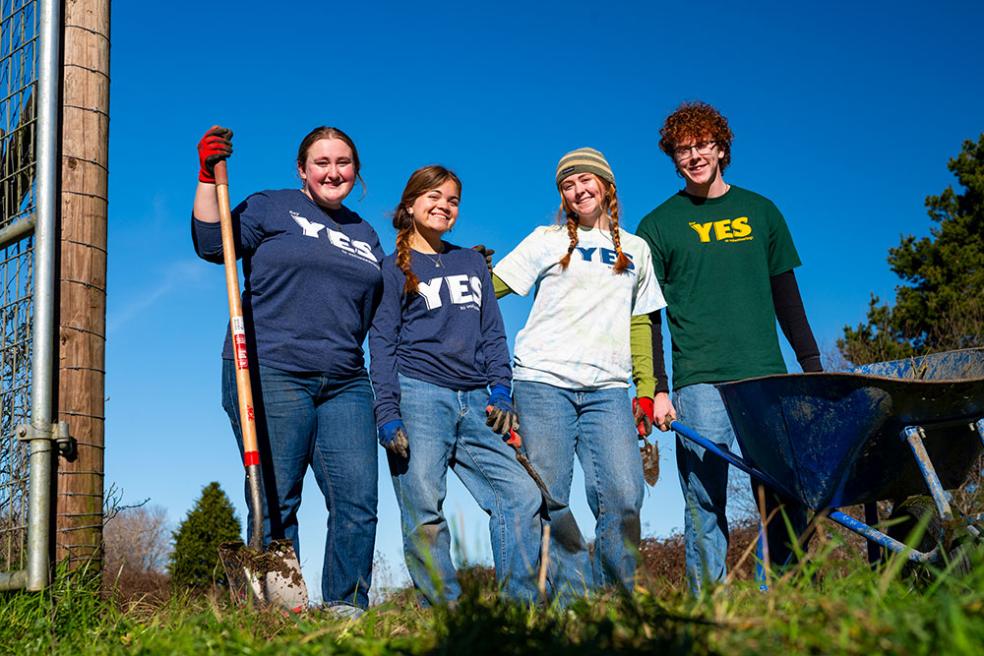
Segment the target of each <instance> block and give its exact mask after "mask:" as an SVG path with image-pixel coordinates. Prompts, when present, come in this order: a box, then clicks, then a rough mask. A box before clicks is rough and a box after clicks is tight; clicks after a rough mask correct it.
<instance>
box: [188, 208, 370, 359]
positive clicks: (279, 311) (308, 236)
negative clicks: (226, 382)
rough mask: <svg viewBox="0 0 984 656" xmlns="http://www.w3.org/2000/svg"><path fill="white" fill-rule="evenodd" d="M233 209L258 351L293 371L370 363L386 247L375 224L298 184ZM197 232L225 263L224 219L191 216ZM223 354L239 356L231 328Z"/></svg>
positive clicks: (198, 241)
mask: <svg viewBox="0 0 984 656" xmlns="http://www.w3.org/2000/svg"><path fill="white" fill-rule="evenodd" d="M232 218H233V227H234V231H235V235H236V243H237V244H239V249H240V250H239V253H238V255H239V256H241V257H242V258H243V275H244V277H245V279H246V280H245V285H244V289H243V315H244V318H245V323H246V334H247V340H248V344H249V347H250V355H251V357H254V358H255V359H256V360H257V361H258V362H259V363H260V364H263V365H265V366H269V367H273V368H275V369H280V370H283V371H290V372H318V373H322V374H325V375H328V376H332V377H339V378H345V377H351V376H354V375H356V374H358V373H359V372H360V371H362V370H363V369H364V367H365V362H364V358H363V351H362V342H363V341H364V340H365V337H366V333H367V332H368V330H369V324H370V322H371V321H372V315H373V312H374V311H375V308H376V305H377V304H378V303H379V296H380V293H381V292H382V276H381V274H380V271H379V262H380V261H381V260H382V259H383V256H384V253H383V251H382V248H380V246H379V237H378V236H377V235H376V231H375V230H373V229H372V226H370V225H369V224H368V223H366V222H365V221H364V220H362V218H361V217H360V216H359V215H358V214H356V213H355V212H353V211H351V210H349V209H347V208H345V207H342V208H340V209H338V210H331V211H327V210H325V209H324V208H322V207H320V206H319V205H317V204H316V203H315V202H314V201H312V200H311V199H310V198H308V197H307V196H305V195H304V194H303V193H302V192H301V191H299V190H296V189H282V190H279V191H262V192H260V193H257V194H253V195H252V196H250V197H249V198H247V199H246V200H244V201H243V202H242V203H241V204H240V205H239V206H238V207H236V209H235V210H233V212H232ZM192 236H193V239H194V242H195V250H196V251H197V252H198V255H199V256H200V257H202V258H204V259H206V260H208V261H210V262H222V236H221V232H220V229H219V224H218V223H205V222H202V221H199V220H197V219H193V220H192ZM254 354H255V355H254ZM222 357H223V358H225V359H227V360H231V359H232V358H233V355H232V342H231V338H230V335H229V333H228V331H227V333H226V341H225V347H224V349H223V352H222Z"/></svg>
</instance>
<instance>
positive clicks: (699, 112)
mask: <svg viewBox="0 0 984 656" xmlns="http://www.w3.org/2000/svg"><path fill="white" fill-rule="evenodd" d="M659 136H660V140H659V148H660V150H662V151H663V152H664V153H666V154H667V155H669V156H670V159H672V160H673V162H674V164H675V163H676V159H675V158H674V156H673V149H674V148H676V147H677V144H679V143H681V142H683V141H687V140H688V139H695V140H698V141H700V140H701V139H705V138H707V139H710V140H711V141H713V142H714V143H716V144H717V145H718V147H719V148H720V149H721V150H722V151H724V154H723V155H722V156H721V161H720V162H719V166H720V167H721V171H722V172H723V171H724V170H725V169H726V168H728V165H729V164H731V141H732V139H734V135H733V134H732V133H731V128H729V127H728V119H726V118H725V117H724V116H723V115H722V114H721V112H719V111H718V110H716V109H714V108H713V107H711V106H710V105H708V104H707V103H705V102H701V101H699V100H695V101H693V102H684V103H681V104H680V106H679V107H677V108H676V109H675V110H674V111H673V113H672V114H670V115H669V116H667V117H666V121H664V122H663V127H662V128H660V130H659Z"/></svg>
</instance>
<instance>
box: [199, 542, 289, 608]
mask: <svg viewBox="0 0 984 656" xmlns="http://www.w3.org/2000/svg"><path fill="white" fill-rule="evenodd" d="M219 559H220V560H221V561H222V568H223V569H224V570H225V573H226V579H227V580H228V581H229V594H230V595H232V599H233V601H234V602H235V603H245V602H246V599H247V598H248V597H252V598H253V599H255V600H256V601H257V602H259V603H261V604H265V605H272V606H279V607H280V608H284V609H286V610H289V611H293V612H295V613H298V612H301V611H303V610H304V609H306V608H307V606H308V591H307V585H305V583H304V577H303V576H302V575H301V565H300V563H299V562H298V560H297V554H296V553H294V546H293V545H292V544H291V542H290V541H289V540H275V541H273V542H271V543H270V546H268V547H267V548H266V549H265V550H264V551H258V550H256V549H253V548H252V547H247V546H246V545H245V544H243V543H242V542H226V543H224V544H222V545H220V546H219Z"/></svg>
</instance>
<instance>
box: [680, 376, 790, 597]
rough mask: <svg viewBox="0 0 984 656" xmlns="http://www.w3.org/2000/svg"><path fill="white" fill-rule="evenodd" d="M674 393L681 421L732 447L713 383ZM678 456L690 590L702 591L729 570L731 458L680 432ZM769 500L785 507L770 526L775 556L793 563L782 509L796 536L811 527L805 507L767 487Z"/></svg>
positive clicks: (768, 506)
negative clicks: (729, 479) (808, 524)
mask: <svg viewBox="0 0 984 656" xmlns="http://www.w3.org/2000/svg"><path fill="white" fill-rule="evenodd" d="M673 396H674V398H673V406H674V408H676V411H677V415H678V416H679V419H680V422H681V423H683V424H686V425H687V426H690V427H691V428H693V429H694V430H695V431H697V432H698V433H699V434H700V435H702V436H703V437H706V438H707V439H708V440H710V441H711V442H714V443H715V444H718V445H720V446H722V447H726V448H728V449H732V446H733V445H734V442H735V432H734V428H732V426H731V420H730V419H729V418H728V411H727V410H726V409H725V407H724V401H723V400H722V399H721V394H720V393H719V392H718V390H717V388H716V387H715V386H714V385H711V384H706V383H697V384H694V385H687V386H686V387H681V388H680V389H679V390H676V391H674V394H673ZM676 458H677V471H678V472H679V474H680V487H681V488H682V490H683V499H684V504H685V509H684V524H683V526H684V528H683V538H684V546H685V551H686V563H687V564H686V568H687V571H686V574H687V582H688V583H689V585H690V589H691V591H692V592H693V593H694V594H698V593H699V592H700V590H701V588H703V587H704V586H705V585H707V584H710V583H719V582H721V581H723V580H724V578H725V576H726V574H727V563H726V558H727V555H728V518H727V515H726V512H725V511H726V506H727V501H728V463H727V462H725V461H724V460H723V459H721V458H719V457H717V456H716V455H714V454H712V453H711V454H709V453H707V451H706V450H705V449H704V448H703V447H701V446H698V445H696V444H694V443H693V442H691V441H690V440H688V439H686V438H685V437H682V436H680V435H679V434H677V440H676ZM757 485H758V484H757V483H756V482H755V481H752V488H753V489H752V493H753V495H754V494H756V490H755V488H756V487H757ZM754 498H757V496H756V497H754ZM765 501H766V504H765V509H766V514H769V513H771V512H772V509H773V508H775V507H776V506H777V505H781V506H782V512H781V513H779V514H777V515H776V517H775V519H773V520H772V521H771V522H770V523H769V525H768V527H767V539H768V542H769V550H770V557H771V560H772V562H773V563H776V564H780V565H781V564H784V563H786V562H788V561H789V560H790V558H791V557H792V554H793V551H792V549H791V546H790V545H791V542H792V540H791V539H790V535H789V530H788V529H787V527H786V522H785V521H784V518H783V513H785V519H788V520H789V522H790V524H791V525H792V528H793V531H794V533H795V535H799V534H801V533H802V532H803V531H804V530H805V528H806V510H805V508H803V506H801V505H800V504H799V503H797V502H795V501H793V500H791V499H787V498H784V497H782V496H781V495H779V494H777V493H776V492H775V491H773V490H770V489H768V488H767V492H766V494H765Z"/></svg>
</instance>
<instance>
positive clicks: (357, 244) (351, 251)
mask: <svg viewBox="0 0 984 656" xmlns="http://www.w3.org/2000/svg"><path fill="white" fill-rule="evenodd" d="M290 218H292V219H294V223H296V224H297V225H298V226H299V227H300V229H301V232H302V233H303V234H304V236H305V237H312V238H314V239H317V238H318V237H320V236H321V231H322V230H324V229H325V224H324V223H318V222H317V221H311V220H309V219H306V218H304V217H303V216H301V215H300V214H298V213H297V212H295V211H293V210H290ZM325 234H326V235H327V236H328V243H330V244H331V245H332V246H334V247H335V248H337V249H339V250H340V251H342V252H343V253H345V254H346V255H354V256H355V257H358V258H361V259H363V260H366V261H368V262H372V263H373V264H378V262H377V260H376V256H375V255H373V254H372V246H370V245H369V244H368V243H366V242H364V241H357V240H355V239H350V238H349V236H348V235H346V234H345V233H344V232H341V231H339V230H332V229H331V228H328V229H327V230H326V231H325Z"/></svg>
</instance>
